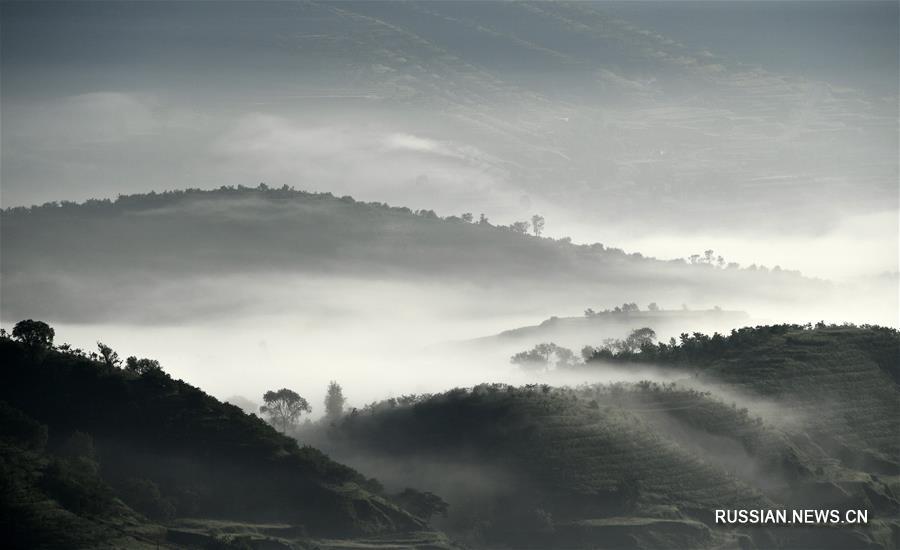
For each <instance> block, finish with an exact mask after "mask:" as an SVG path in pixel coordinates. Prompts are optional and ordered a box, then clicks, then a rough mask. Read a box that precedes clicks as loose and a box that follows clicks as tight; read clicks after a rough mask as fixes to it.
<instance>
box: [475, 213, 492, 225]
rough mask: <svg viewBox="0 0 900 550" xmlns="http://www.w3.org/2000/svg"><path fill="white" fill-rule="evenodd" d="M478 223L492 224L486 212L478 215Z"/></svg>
mask: <svg viewBox="0 0 900 550" xmlns="http://www.w3.org/2000/svg"><path fill="white" fill-rule="evenodd" d="M478 224H479V225H491V222H490V221H488V219H487V216H485V215H484V214H481V215H480V216H478Z"/></svg>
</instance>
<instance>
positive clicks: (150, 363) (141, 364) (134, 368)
mask: <svg viewBox="0 0 900 550" xmlns="http://www.w3.org/2000/svg"><path fill="white" fill-rule="evenodd" d="M125 370H127V371H129V372H133V373H135V374H139V375H144V374H147V373H149V372H162V370H163V369H162V366H160V364H159V361H157V360H156V359H147V358H146V357H145V358H143V359H138V358H137V357H135V356H134V355H132V356H131V357H129V358H128V359H125Z"/></svg>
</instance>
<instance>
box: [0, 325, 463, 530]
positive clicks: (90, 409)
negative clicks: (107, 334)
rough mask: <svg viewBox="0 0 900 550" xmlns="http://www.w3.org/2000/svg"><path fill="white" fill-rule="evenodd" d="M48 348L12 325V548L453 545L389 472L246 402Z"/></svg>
mask: <svg viewBox="0 0 900 550" xmlns="http://www.w3.org/2000/svg"><path fill="white" fill-rule="evenodd" d="M45 353H46V355H45V356H43V357H41V358H37V357H36V356H35V355H34V354H33V353H32V352H31V351H29V348H26V347H25V346H24V345H22V344H20V343H18V342H14V341H12V340H10V339H9V338H6V337H3V338H0V357H2V363H3V367H4V368H3V369H2V373H0V430H2V431H0V451H2V460H0V467H2V469H3V476H2V480H3V481H2V483H3V491H2V495H3V500H2V514H0V515H2V517H3V524H2V530H3V535H2V538H3V540H4V543H8V544H11V545H12V546H11V547H13V548H20V547H21V548H37V547H42V548H76V547H109V546H116V547H138V548H139V547H157V545H158V544H163V546H164V547H178V548H181V547H198V546H199V547H211V546H210V545H216V544H218V545H219V546H216V547H217V548H218V547H222V548H226V547H227V548H232V547H233V548H257V547H266V548H289V547H290V546H288V545H287V541H295V542H296V543H298V544H301V546H302V545H303V544H305V543H303V541H308V540H311V539H310V537H313V538H321V537H327V538H334V539H346V538H350V537H360V538H365V539H367V540H371V541H372V544H373V547H378V542H377V541H379V540H381V541H394V544H395V546H391V547H399V546H398V545H400V544H401V543H402V542H403V541H404V540H407V542H408V541H409V540H412V541H415V540H421V541H430V543H431V544H433V545H434V547H444V546H445V543H446V540H445V539H442V538H441V536H440V535H439V534H436V533H428V532H426V531H427V529H426V528H425V523H424V521H423V520H421V519H419V518H417V517H415V516H412V515H411V514H409V513H407V512H405V511H404V510H402V509H400V508H399V507H398V506H397V505H396V504H393V503H391V502H390V501H389V500H387V498H388V497H387V496H386V495H385V496H379V493H381V492H382V489H381V487H380V485H379V484H378V482H377V481H375V480H371V479H367V478H365V477H364V476H362V475H361V474H360V473H358V472H356V471H355V470H353V469H351V468H349V467H347V466H343V465H341V464H338V463H336V462H334V461H332V460H331V459H329V458H328V457H327V456H325V455H324V454H322V453H321V452H320V451H318V450H316V449H313V448H311V447H307V446H298V445H297V443H296V442H295V441H294V440H293V439H291V438H288V437H286V436H284V435H282V434H280V433H278V432H276V431H275V429H273V428H272V427H271V426H269V425H268V424H266V423H265V422H263V421H262V420H260V419H259V418H257V417H255V416H249V415H246V414H244V413H243V412H242V411H241V410H240V409H238V408H237V407H235V406H233V405H228V404H223V403H220V402H219V401H217V400H216V399H214V398H212V397H210V396H208V395H206V394H205V393H203V392H202V391H201V390H199V389H197V388H195V387H193V386H190V385H188V384H186V383H185V382H183V381H181V380H173V379H172V378H170V377H169V376H168V375H167V374H165V373H164V372H162V371H159V370H155V371H154V370H151V371H149V372H147V373H144V374H141V375H138V374H134V373H130V372H127V371H125V370H122V369H118V368H115V367H110V366H106V365H104V364H102V363H99V362H97V361H93V360H90V359H88V358H86V357H82V356H79V355H76V354H73V353H62V352H57V351H47V352H45ZM442 540H443V541H444V542H441V541H442ZM266 541H268V542H266ZM278 541H282V542H278ZM266 544H268V545H269V546H265V545H266ZM279 544H280V546H279ZM258 545H262V546H258ZM321 547H329V545H328V544H327V543H322V546H321Z"/></svg>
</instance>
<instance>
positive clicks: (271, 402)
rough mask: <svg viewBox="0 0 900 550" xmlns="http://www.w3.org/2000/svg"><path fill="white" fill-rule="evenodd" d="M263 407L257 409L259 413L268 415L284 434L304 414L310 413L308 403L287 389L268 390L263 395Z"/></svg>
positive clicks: (310, 408) (310, 409)
mask: <svg viewBox="0 0 900 550" xmlns="http://www.w3.org/2000/svg"><path fill="white" fill-rule="evenodd" d="M263 401H264V402H265V405H263V406H261V407H260V408H259V412H261V413H262V414H265V415H268V417H269V419H270V420H271V422H272V423H273V424H275V425H276V426H280V427H281V431H282V432H286V431H287V429H288V427H290V426H291V425H293V424H295V423H296V422H297V420H298V419H299V418H300V415H301V414H303V413H304V412H312V407H310V406H309V402H308V401H307V400H306V399H304V398H302V397H300V395H299V394H298V393H297V392H295V391H293V390H289V389H287V388H281V389H280V390H278V391H272V390H269V391H267V392H266V393H265V394H264V395H263Z"/></svg>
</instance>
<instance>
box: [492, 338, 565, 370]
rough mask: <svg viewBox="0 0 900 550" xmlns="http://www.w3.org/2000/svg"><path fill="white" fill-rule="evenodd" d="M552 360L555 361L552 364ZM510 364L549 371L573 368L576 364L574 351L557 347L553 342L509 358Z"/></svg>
mask: <svg viewBox="0 0 900 550" xmlns="http://www.w3.org/2000/svg"><path fill="white" fill-rule="evenodd" d="M551 359H555V361H554V362H553V363H552V364H551ZM509 362H510V363H512V364H514V365H519V366H520V367H521V368H523V369H526V370H549V369H550V367H551V366H554V367H556V368H564V367H571V366H574V365H575V364H576V360H575V354H574V353H573V352H572V350H570V349H568V348H564V347H562V346H557V345H556V344H554V343H553V342H550V343H543V344H538V345H536V346H534V347H533V348H531V349H530V350H528V351H521V352H519V353H517V354H515V355H513V356H512V357H510V358H509Z"/></svg>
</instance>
